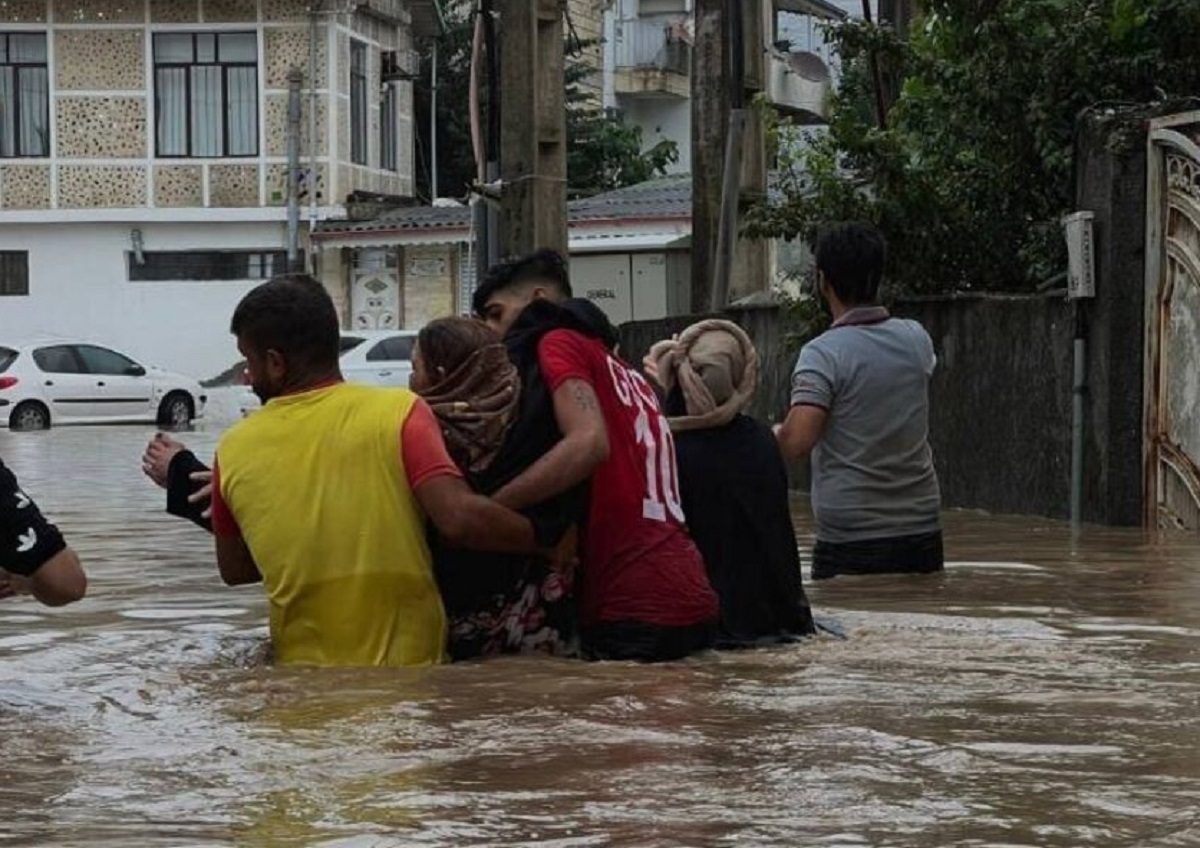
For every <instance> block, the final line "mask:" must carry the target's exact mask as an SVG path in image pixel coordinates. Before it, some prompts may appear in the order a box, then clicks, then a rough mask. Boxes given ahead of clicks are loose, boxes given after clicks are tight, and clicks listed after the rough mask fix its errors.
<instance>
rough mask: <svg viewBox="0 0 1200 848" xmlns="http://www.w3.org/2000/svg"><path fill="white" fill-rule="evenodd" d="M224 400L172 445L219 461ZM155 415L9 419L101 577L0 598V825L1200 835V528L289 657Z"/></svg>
mask: <svg viewBox="0 0 1200 848" xmlns="http://www.w3.org/2000/svg"><path fill="white" fill-rule="evenodd" d="M220 425H221V422H213V423H212V424H210V425H207V426H208V427H209V429H202V430H201V431H200V432H197V433H193V434H188V435H187V439H188V441H189V442H190V443H192V444H194V445H195V446H196V447H197V448H198V452H199V453H200V454H201V455H207V454H209V453H211V451H212V449H213V446H214V445H215V442H216V438H217V436H218V433H219V430H220ZM152 432H153V431H152V430H150V429H149V428H138V427H111V428H90V429H86V430H84V429H77V430H69V429H63V430H55V431H52V432H50V433H46V434H37V435H27V434H14V433H7V432H3V431H0V456H2V457H3V458H4V461H5V462H6V463H8V464H9V465H11V466H12V467H13V468H14V469H16V471H17V473H18V474H19V475H20V476H21V478H22V480H23V481H24V482H25V484H26V486H27V487H28V488H29V489H30V490H31V491H33V492H34V493H35V496H36V497H37V498H38V500H39V501H40V502H41V503H42V505H43V506H44V507H45V508H46V509H47V511H48V512H50V513H51V514H52V515H53V516H54V518H55V519H56V520H58V521H59V522H60V523H61V524H62V526H63V527H64V529H66V530H67V532H68V534H69V535H70V537H71V540H72V543H73V544H74V545H75V546H76V547H77V548H78V549H79V550H80V552H81V554H82V555H83V557H84V559H85V561H86V563H87V566H88V569H89V572H90V575H91V580H92V586H91V597H90V598H89V599H88V600H87V601H85V602H84V603H82V604H80V605H77V606H76V607H74V608H70V609H66V610H44V609H42V608H39V607H36V606H34V605H32V604H31V603H29V602H28V601H25V600H11V601H5V602H4V611H3V613H2V614H0V738H3V739H4V742H3V746H4V747H3V753H4V759H5V779H4V780H3V781H2V782H0V784H2V785H0V800H2V801H3V802H4V808H5V810H6V816H5V823H4V825H3V826H0V831H2V838H0V841H4V840H8V841H7V842H5V844H16V845H20V844H30V845H35V844H36V845H56V846H84V845H87V846H128V845H139V846H141V845H145V846H160V845H161V846H167V845H170V846H179V845H188V846H208V845H212V846H217V845H221V846H224V845H235V844H236V845H264V846H265V845H270V846H275V845H284V846H286V845H295V846H311V845H321V846H355V847H356V848H357V846H372V848H377V846H390V845H405V846H409V845H429V846H460V845H473V844H479V845H548V846H591V845H606V846H607V845H629V846H658V845H662V846H666V845H721V844H733V843H738V844H746V845H781V846H795V845H814V846H877V845H887V846H914V848H916V846H920V848H928V846H931V845H970V846H979V848H984V846H996V847H997V848H999V846H1013V845H1023V846H1032V845H1036V846H1050V848H1058V847H1059V846H1061V848H1068V846H1069V848H1076V846H1088V845H1105V846H1127V845H1171V846H1174V845H1179V846H1190V845H1196V844H1198V841H1197V840H1198V839H1200V831H1198V830H1197V824H1196V817H1195V812H1194V811H1195V810H1196V809H1200V757H1198V756H1197V753H1198V752H1197V741H1196V740H1197V737H1198V735H1200V716H1198V713H1197V710H1196V709H1195V705H1196V703H1197V702H1198V701H1200V655H1198V653H1197V648H1196V645H1197V640H1196V638H1195V637H1196V633H1197V631H1198V630H1200V607H1198V606H1197V605H1196V603H1195V598H1196V597H1197V592H1198V590H1200V567H1198V566H1200V545H1198V544H1197V542H1196V540H1194V539H1191V538H1185V537H1180V538H1163V539H1155V538H1150V537H1146V536H1144V535H1143V534H1142V533H1140V532H1108V531H1091V532H1087V533H1085V534H1084V535H1083V536H1082V537H1081V538H1079V539H1077V540H1075V541H1073V540H1072V538H1071V535H1070V533H1069V532H1068V531H1067V530H1066V529H1065V528H1063V527H1061V526H1058V525H1054V524H1050V523H1046V522H1038V521H1026V520H1016V519H1005V518H989V517H982V516H975V515H950V516H948V517H947V552H948V555H949V557H950V559H951V564H950V567H949V568H948V569H947V571H946V573H944V574H941V575H936V576H932V577H921V578H903V577H882V578H863V579H841V578H839V579H838V580H834V581H826V582H822V583H820V584H809V589H810V594H811V596H812V599H813V603H814V606H815V607H816V608H817V609H818V610H819V611H820V612H821V613H822V614H824V615H829V616H832V617H833V618H834V619H836V620H837V621H838V623H839V625H840V626H841V627H843V628H844V629H845V630H846V632H847V635H848V637H849V638H848V639H847V640H845V641H839V640H836V639H832V638H821V639H816V640H811V641H809V642H807V643H805V644H801V645H795V646H787V647H779V648H772V649H767V650H761V651H753V652H739V653H727V654H719V655H718V654H712V655H708V656H704V657H699V658H695V659H693V660H690V661H688V662H684V663H678V664H673V665H668V666H661V667H639V666H625V665H620V664H600V665H585V664H582V663H575V662H569V661H561V660H538V659H523V658H516V659H503V660H495V661H489V662H485V663H474V664H466V665H462V666H456V667H446V668H438V669H426V670H411V671H408V670H406V671H379V670H298V669H281V668H272V667H270V666H268V665H265V664H264V663H263V661H262V658H263V656H264V653H265V645H266V636H265V627H264V625H265V612H266V609H265V605H264V603H263V601H262V597H261V590H260V589H258V588H256V587H247V588H244V589H236V590H232V589H228V588H226V587H224V586H222V585H221V584H220V581H219V580H218V578H217V577H216V574H215V569H214V566H213V564H212V548H211V542H210V540H209V539H208V538H207V537H206V536H205V535H204V534H203V533H201V532H200V531H198V530H196V529H194V528H192V527H190V526H189V525H186V524H183V523H180V522H177V521H174V520H172V519H169V518H167V517H166V516H164V515H163V514H162V501H161V497H160V493H159V492H158V491H157V490H155V489H154V488H153V487H152V486H151V485H149V484H148V483H147V482H146V481H145V480H144V479H143V478H142V476H141V473H140V470H139V468H138V458H139V457H140V454H141V450H142V447H143V446H144V443H145V441H146V439H147V438H149V436H150V435H151V434H152ZM797 514H798V518H799V523H800V527H801V531H802V537H803V538H802V543H803V544H804V545H805V546H807V545H808V544H810V543H811V539H810V538H809V536H808V533H809V532H810V529H809V528H810V525H809V523H808V517H807V514H806V513H805V512H804V509H803V506H800V507H799V508H798V513H797Z"/></svg>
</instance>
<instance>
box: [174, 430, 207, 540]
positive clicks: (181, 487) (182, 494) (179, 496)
mask: <svg viewBox="0 0 1200 848" xmlns="http://www.w3.org/2000/svg"><path fill="white" fill-rule="evenodd" d="M197 471H208V466H207V465H205V464H204V463H203V462H201V461H200V460H198V459H196V455H195V454H194V453H192V452H191V451H188V450H185V451H180V452H179V453H177V454H175V456H174V457H172V458H171V465H170V466H169V467H168V468H167V512H169V513H170V514H171V515H175V516H178V517H179V518H186V519H187V520H188V521H191V522H192V523H193V524H196V525H198V526H200V527H202V528H204V529H205V530H207V531H209V532H210V533H211V532H212V521H211V520H209V519H207V518H205V517H204V516H203V515H202V514H201V513H203V512H204V510H205V509H207V508H208V504H203V503H195V504H194V503H188V497H189V496H191V494H192V493H193V492H195V491H196V490H197V489H199V488H200V484H199V483H197V482H196V481H195V480H193V479H192V474H194V473H196V472H197Z"/></svg>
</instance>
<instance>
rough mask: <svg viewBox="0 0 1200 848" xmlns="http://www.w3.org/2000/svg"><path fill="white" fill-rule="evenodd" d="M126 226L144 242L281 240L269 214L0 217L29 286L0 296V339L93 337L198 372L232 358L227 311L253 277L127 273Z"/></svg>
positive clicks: (165, 245) (239, 246)
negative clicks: (174, 278)
mask: <svg viewBox="0 0 1200 848" xmlns="http://www.w3.org/2000/svg"><path fill="white" fill-rule="evenodd" d="M134 227H136V228H138V229H140V230H141V232H142V238H143V243H144V246H145V250H147V251H158V250H204V249H208V250H248V249H259V250H275V251H278V250H283V249H284V229H283V225H282V224H278V223H245V222H242V223H230V224H146V223H141V224H136V225H130V224H4V225H3V226H2V227H0V250H27V251H29V295H28V296H27V297H5V298H2V299H0V300H2V302H0V344H17V343H20V342H21V341H24V340H28V339H31V338H34V337H39V336H41V337H44V336H56V337H63V338H75V339H79V340H83V341H94V342H99V343H102V344H108V345H112V346H113V347H116V348H118V349H120V350H123V351H125V352H127V353H128V354H130V355H131V356H133V357H134V358H135V359H138V360H140V361H141V362H143V363H144V364H146V365H157V366H160V367H163V368H168V369H171V370H175V371H181V372H182V373H184V374H188V375H190V376H193V377H197V378H201V379H203V378H207V377H211V376H213V375H216V374H218V373H220V372H221V371H223V370H224V369H225V368H227V367H229V366H230V365H231V364H233V363H234V362H236V361H237V360H238V358H239V356H238V352H237V348H236V345H235V343H234V340H233V337H232V336H231V335H229V319H230V316H231V315H232V314H233V309H234V307H235V306H236V305H237V303H238V301H239V300H240V299H241V298H242V296H243V295H244V294H245V293H246V292H248V291H249V290H250V289H251V288H252V287H253V286H254V285H256V281H232V282H213V281H205V282H199V281H197V282H130V281H129V279H128V269H127V267H126V261H127V260H126V253H127V252H128V251H129V250H130V231H131V229H133V228H134Z"/></svg>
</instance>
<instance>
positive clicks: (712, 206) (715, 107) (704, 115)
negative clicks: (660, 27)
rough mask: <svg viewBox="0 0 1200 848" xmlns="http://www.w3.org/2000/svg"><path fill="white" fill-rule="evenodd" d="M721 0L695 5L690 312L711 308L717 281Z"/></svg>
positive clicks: (725, 56)
mask: <svg viewBox="0 0 1200 848" xmlns="http://www.w3.org/2000/svg"><path fill="white" fill-rule="evenodd" d="M725 7H726V0H695V17H696V24H695V26H696V35H695V43H694V44H693V46H692V298H691V301H692V303H691V306H692V311H693V312H702V311H704V310H707V309H709V308H711V304H712V298H713V287H714V284H715V281H716V276H717V245H718V242H719V241H720V220H721V193H722V183H723V174H724V171H725V149H726V146H727V139H728V136H729V110H730V107H731V103H730V100H729V86H728V85H727V84H726V75H727V70H726V68H727V66H728V65H729V56H730V45H729V37H728V36H729V32H728V27H727V26H726V16H725Z"/></svg>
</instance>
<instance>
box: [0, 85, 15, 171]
mask: <svg viewBox="0 0 1200 848" xmlns="http://www.w3.org/2000/svg"><path fill="white" fill-rule="evenodd" d="M15 79H16V74H15V72H14V70H13V69H12V68H0V156H15V155H16V152H17V120H16V118H17V116H16V115H15V114H14V113H13V105H14V104H15V103H16V102H17V100H16V96H15V92H16V87H15V85H14V83H15Z"/></svg>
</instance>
